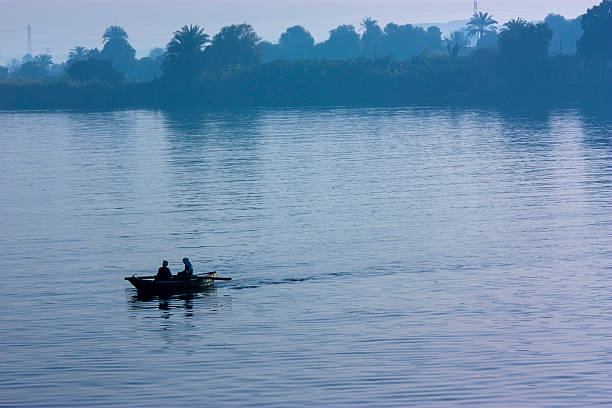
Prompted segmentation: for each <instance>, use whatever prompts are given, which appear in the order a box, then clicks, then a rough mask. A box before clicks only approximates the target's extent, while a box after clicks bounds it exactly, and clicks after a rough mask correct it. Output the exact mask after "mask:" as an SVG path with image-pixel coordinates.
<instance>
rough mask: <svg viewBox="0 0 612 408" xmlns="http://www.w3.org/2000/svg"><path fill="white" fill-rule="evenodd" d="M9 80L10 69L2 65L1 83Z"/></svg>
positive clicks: (0, 66)
mask: <svg viewBox="0 0 612 408" xmlns="http://www.w3.org/2000/svg"><path fill="white" fill-rule="evenodd" d="M7 78H8V68H7V67H4V66H2V65H0V81H6V79H7Z"/></svg>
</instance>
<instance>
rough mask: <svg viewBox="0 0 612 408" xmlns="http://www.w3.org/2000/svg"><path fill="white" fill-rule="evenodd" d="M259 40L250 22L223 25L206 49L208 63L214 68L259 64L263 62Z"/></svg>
mask: <svg viewBox="0 0 612 408" xmlns="http://www.w3.org/2000/svg"><path fill="white" fill-rule="evenodd" d="M259 42H260V38H259V37H258V36H257V33H255V30H253V27H252V26H251V25H249V24H238V25H231V26H226V27H223V28H222V29H221V31H220V32H219V33H218V34H216V35H215V36H214V37H213V40H212V44H211V45H210V46H209V47H207V48H206V50H205V51H204V55H205V61H206V64H207V65H208V66H210V67H214V68H221V67H228V66H249V65H254V64H259V63H261V62H263V51H262V49H261V47H258V46H257V45H258V43H259Z"/></svg>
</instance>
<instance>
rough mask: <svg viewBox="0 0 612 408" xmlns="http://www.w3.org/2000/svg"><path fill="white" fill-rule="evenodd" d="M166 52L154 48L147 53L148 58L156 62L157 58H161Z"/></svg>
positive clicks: (159, 48)
mask: <svg viewBox="0 0 612 408" xmlns="http://www.w3.org/2000/svg"><path fill="white" fill-rule="evenodd" d="M165 53H166V50H164V49H163V48H161V47H155V48H153V49H152V50H151V51H149V58H151V59H152V60H156V59H158V58H163V57H164V54H165Z"/></svg>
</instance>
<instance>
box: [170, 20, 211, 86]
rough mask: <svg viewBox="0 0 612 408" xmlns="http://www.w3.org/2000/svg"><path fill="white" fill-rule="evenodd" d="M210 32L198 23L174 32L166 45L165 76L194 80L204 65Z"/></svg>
mask: <svg viewBox="0 0 612 408" xmlns="http://www.w3.org/2000/svg"><path fill="white" fill-rule="evenodd" d="M207 43H208V34H206V33H205V32H204V29H203V28H200V26H197V25H190V26H186V25H185V26H183V27H181V29H180V30H178V31H175V32H174V37H172V40H170V42H169V43H168V45H167V47H166V53H165V54H164V60H163V63H162V70H163V73H164V75H165V76H167V77H171V78H174V79H180V80H183V81H193V80H194V79H195V78H197V77H198V76H199V75H200V74H201V72H202V70H203V67H204V54H203V51H204V47H205V46H206V44H207Z"/></svg>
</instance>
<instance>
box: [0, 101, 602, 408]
mask: <svg viewBox="0 0 612 408" xmlns="http://www.w3.org/2000/svg"><path fill="white" fill-rule="evenodd" d="M611 118H612V115H611V114H610V113H609V112H597V111H588V110H584V109H569V108H568V109H556V110H551V111H537V112H533V111H530V112H528V111H510V112H509V111H502V110H479V109H451V108H418V107H413V108H398V109H308V110H302V109H289V110H272V109H269V110H243V111H222V112H162V111H146V110H135V111H120V112H2V113H0V129H2V130H1V132H0V142H1V143H2V149H0V191H1V194H2V199H1V200H0V230H1V231H2V234H0V259H1V260H2V265H3V278H2V283H1V284H0V299H2V313H1V314H0V361H1V362H2V363H1V364H0V406H11V407H25V406H27V407H51V406H53V407H60V406H61V407H73V406H74V407H77V406H78V407H84V406H87V407H102V406H108V407H118V406H121V407H157V406H176V407H187V406H190V407H191V406H218V407H241V406H249V407H251V406H266V407H288V406H292V407H323V406H325V407H358V406H368V407H390V406H398V407H409V406H414V407H425V406H433V407H436V406H452V407H454V406H470V407H472V406H479V405H480V406H487V407H490V406H530V407H555V406H559V407H561V406H564V407H599V406H606V405H608V406H609V405H612V119H611ZM184 256H188V257H189V258H190V259H191V260H192V262H193V264H194V268H195V270H196V272H207V271H211V270H216V271H218V272H219V275H222V276H231V277H232V278H233V280H232V281H231V282H220V283H217V284H216V287H215V288H214V289H213V290H209V291H206V292H203V293H200V294H196V295H193V296H176V297H173V298H171V299H158V298H153V299H146V298H145V299H143V298H139V297H138V296H137V293H136V292H135V290H134V289H133V288H131V287H130V286H129V284H128V282H126V281H124V280H123V278H124V277H125V276H130V275H132V274H151V273H152V272H154V271H155V270H156V269H157V267H158V266H159V264H160V263H161V260H162V259H168V260H169V261H170V267H171V269H172V270H173V272H177V271H178V270H180V266H181V262H180V260H181V259H182V258H183V257H184Z"/></svg>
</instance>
